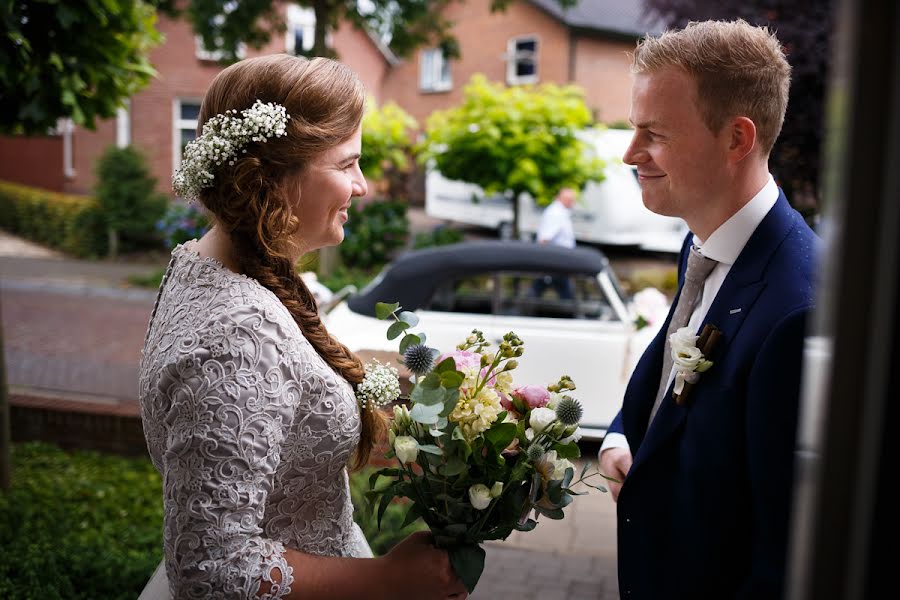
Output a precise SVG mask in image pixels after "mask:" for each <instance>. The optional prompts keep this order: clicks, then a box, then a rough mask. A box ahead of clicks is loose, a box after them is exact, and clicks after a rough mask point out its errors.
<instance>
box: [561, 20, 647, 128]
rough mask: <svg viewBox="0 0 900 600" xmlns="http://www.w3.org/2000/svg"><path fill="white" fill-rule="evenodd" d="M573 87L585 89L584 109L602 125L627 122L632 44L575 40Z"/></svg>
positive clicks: (582, 38)
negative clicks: (592, 112)
mask: <svg viewBox="0 0 900 600" xmlns="http://www.w3.org/2000/svg"><path fill="white" fill-rule="evenodd" d="M573 42H574V44H575V48H576V52H575V56H576V59H575V68H574V71H575V77H574V80H575V83H577V84H578V85H580V86H581V87H583V88H584V90H585V93H586V97H587V105H588V106H589V107H590V108H591V109H592V110H593V111H594V116H595V118H596V119H597V120H598V121H600V122H602V123H610V122H612V121H623V120H628V112H629V109H630V104H631V75H630V73H629V68H630V65H631V58H630V57H629V56H628V53H629V52H631V51H633V50H634V46H635V43H634V42H619V41H609V40H602V39H597V38H595V37H591V38H588V37H577V38H575V39H574V40H573Z"/></svg>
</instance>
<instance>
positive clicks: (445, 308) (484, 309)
mask: <svg viewBox="0 0 900 600" xmlns="http://www.w3.org/2000/svg"><path fill="white" fill-rule="evenodd" d="M425 308H426V309H427V310H434V311H440V312H464V313H476V314H496V315H511V316H526V317H550V318H557V319H593V320H601V321H614V320H617V317H616V314H615V311H614V310H613V308H612V306H611V305H610V302H609V300H608V299H607V297H606V294H605V293H604V292H603V289H602V288H601V286H600V284H599V283H598V281H597V278H596V277H595V276H590V275H569V276H563V277H551V276H548V275H544V274H538V273H518V272H494V273H487V274H479V275H471V276H466V277H460V278H457V279H453V280H450V281H447V282H446V283H444V284H443V285H440V286H438V288H437V289H436V290H435V293H434V294H433V296H432V297H431V299H430V301H429V302H428V303H427V304H426V305H425Z"/></svg>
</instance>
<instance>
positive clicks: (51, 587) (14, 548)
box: [0, 443, 425, 600]
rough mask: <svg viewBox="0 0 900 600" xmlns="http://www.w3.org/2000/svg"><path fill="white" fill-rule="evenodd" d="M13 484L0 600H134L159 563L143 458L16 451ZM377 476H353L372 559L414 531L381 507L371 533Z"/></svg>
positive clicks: (43, 447) (154, 498)
mask: <svg viewBox="0 0 900 600" xmlns="http://www.w3.org/2000/svg"><path fill="white" fill-rule="evenodd" d="M12 458H13V481H12V487H11V488H10V490H9V491H8V492H6V493H4V492H0V598H17V599H22V600H30V599H35V600H37V599H40V600H50V599H53V598H66V599H73V600H80V599H84V600H88V599H91V600H93V599H99V598H102V599H103V600H114V599H117V598H121V599H122V600H126V599H127V600H134V598H136V597H137V596H138V595H139V594H140V592H141V590H142V589H143V587H144V584H146V582H147V580H148V579H149V578H150V575H151V574H152V573H153V570H154V569H155V568H156V565H157V563H158V562H159V561H160V560H161V559H162V527H163V507H162V491H161V490H162V482H161V480H160V477H159V474H158V473H157V472H156V470H155V469H154V468H153V465H152V463H151V462H150V460H149V459H147V458H123V457H119V456H112V455H105V454H99V453H97V452H87V451H78V452H72V453H68V452H64V451H62V450H60V449H58V448H56V447H54V446H51V445H49V444H43V443H23V444H16V445H15V446H13V456H12ZM374 471H375V469H374V468H367V469H364V470H362V471H359V472H357V473H354V474H353V475H351V476H350V490H351V497H352V499H353V504H354V507H356V510H355V515H354V518H355V519H356V522H357V523H359V525H360V527H361V528H362V530H363V532H364V533H365V534H366V537H367V538H368V540H369V543H370V545H371V546H372V549H373V551H374V552H375V554H376V555H380V554H383V553H385V552H387V551H388V550H390V549H391V548H392V547H393V546H394V544H396V543H397V542H398V541H400V540H401V539H403V538H404V537H406V536H407V535H408V534H409V533H411V532H413V531H417V530H419V529H424V528H425V526H424V525H423V524H422V522H421V521H417V522H415V523H413V524H411V525H409V526H408V527H406V528H403V529H401V528H400V525H401V524H402V523H403V519H404V518H405V516H406V508H405V506H403V505H401V504H399V503H396V504H392V505H391V506H390V507H388V509H387V511H386V513H385V515H384V517H383V518H382V523H381V530H380V531H379V530H378V527H377V521H376V517H375V516H373V515H371V514H368V513H367V511H366V510H365V509H364V507H365V506H366V505H365V498H364V494H365V491H366V490H367V489H368V481H369V476H370V475H371V473H373V472H374Z"/></svg>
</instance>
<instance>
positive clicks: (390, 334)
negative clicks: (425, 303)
mask: <svg viewBox="0 0 900 600" xmlns="http://www.w3.org/2000/svg"><path fill="white" fill-rule="evenodd" d="M407 329H409V325H407V324H406V323H404V322H403V321H395V322H393V323H391V326H390V327H388V330H387V339H389V340H393V339H396V338H397V337H398V336H399V335H400V334H401V333H403V332H404V331H406V330H407Z"/></svg>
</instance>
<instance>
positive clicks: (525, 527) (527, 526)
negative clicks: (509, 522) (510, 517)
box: [516, 519, 543, 531]
mask: <svg viewBox="0 0 900 600" xmlns="http://www.w3.org/2000/svg"><path fill="white" fill-rule="evenodd" d="M535 527H537V521H535V520H534V519H528V520H527V521H525V522H524V523H522V524H518V523H517V524H516V530H518V531H531V530H532V529H534V528H535ZM541 531H543V530H541Z"/></svg>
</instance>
